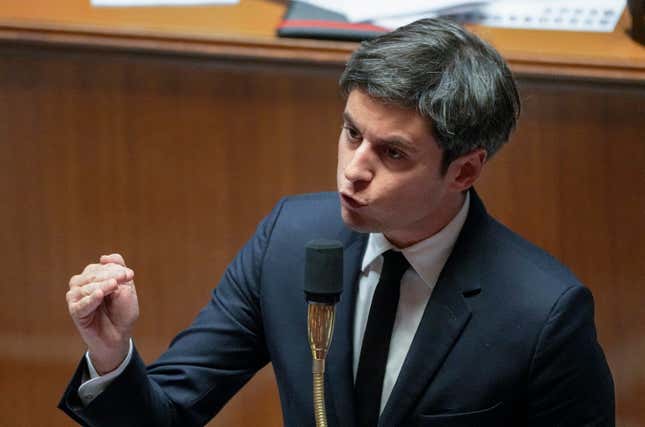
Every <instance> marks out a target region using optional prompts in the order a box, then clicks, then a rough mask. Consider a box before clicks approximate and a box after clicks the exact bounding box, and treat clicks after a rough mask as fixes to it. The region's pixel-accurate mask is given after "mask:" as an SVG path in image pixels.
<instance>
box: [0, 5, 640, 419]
mask: <svg viewBox="0 0 645 427" xmlns="http://www.w3.org/2000/svg"><path fill="white" fill-rule="evenodd" d="M283 10H284V6H283V5H282V4H280V3H275V2H274V3H271V2H261V1H251V0H249V1H242V3H241V4H240V5H238V6H233V7H231V6H225V7H194V8H137V9H93V8H91V7H89V2H88V1H86V0H60V1H58V2H46V1H42V0H41V1H37V0H5V1H4V2H2V5H0V171H2V172H1V175H0V194H2V196H3V203H2V204H0V222H1V223H2V224H3V227H2V231H0V245H1V247H2V248H4V250H3V253H2V256H1V257H0V260H1V261H0V268H1V270H2V271H3V281H2V286H1V287H0V289H1V290H0V292H1V294H0V297H2V298H1V299H0V301H2V307H1V309H0V336H1V337H2V342H3V343H4V345H3V346H2V347H1V348H0V391H1V392H2V396H3V399H2V401H1V403H0V413H2V414H3V419H4V420H8V421H7V422H8V423H9V425H16V426H23V425H24V426H33V425H49V426H55V425H71V422H70V421H68V420H66V419H65V418H64V417H63V416H62V414H59V413H58V412H57V411H56V410H54V409H53V408H54V406H55V403H56V400H57V398H58V395H59V393H60V392H61V391H62V389H63V387H64V385H65V381H66V379H67V377H68V375H69V374H70V373H71V370H72V369H73V365H74V362H75V361H76V360H77V359H78V357H79V356H80V354H81V353H82V351H83V348H82V345H81V343H80V340H79V339H78V338H77V336H76V334H75V332H74V330H73V327H72V325H71V322H70V321H69V320H68V317H67V314H66V310H65V303H64V293H65V288H66V286H67V285H66V283H67V280H68V278H69V276H70V275H71V274H73V273H74V272H77V271H78V270H79V269H80V268H82V266H83V265H84V264H86V263H88V262H90V261H91V260H93V259H95V257H96V256H97V255H98V254H100V253H104V252H111V251H114V250H119V251H122V252H123V253H124V254H125V256H126V259H127V260H128V262H129V263H130V265H132V266H133V267H134V268H135V270H136V272H137V283H138V289H139V292H140V301H141V305H142V307H141V311H142V313H141V319H140V321H139V323H138V326H137V331H136V336H137V342H138V346H139V348H140V349H141V352H142V354H143V355H144V357H145V358H146V359H147V360H148V361H151V360H152V359H153V358H154V357H155V356H156V355H157V354H158V353H159V352H161V351H162V350H163V348H164V347H165V346H166V345H167V343H168V341H169V340H170V338H171V337H172V336H173V335H174V334H175V333H176V332H177V331H178V330H179V329H180V328H181V327H183V326H185V325H186V324H187V323H188V322H189V321H190V319H192V317H193V316H194V315H195V313H196V312H197V310H198V309H199V307H201V306H202V305H203V304H204V303H205V301H206V300H207V298H208V293H209V290H210V289H211V288H212V287H213V286H214V285H215V284H216V283H217V282H216V281H217V278H218V276H219V274H221V272H222V271H223V269H224V268H225V266H226V264H227V263H228V262H229V261H230V259H231V257H232V256H233V255H234V254H235V252H236V251H237V249H238V248H239V247H240V246H241V245H242V244H243V242H244V241H245V240H246V238H248V236H249V235H250V234H251V233H252V231H253V229H254V227H255V224H256V223H257V222H258V220H259V219H260V218H261V217H262V216H263V215H264V214H266V213H267V212H268V210H269V209H270V208H271V206H272V205H273V203H275V201H276V200H277V199H278V198H279V197H280V196H282V195H284V194H289V193H295V192H306V191H319V190H325V189H334V187H335V184H334V181H335V179H334V168H335V156H336V155H335V140H336V138H337V133H338V129H339V127H340V111H341V109H342V105H343V102H342V99H340V97H339V96H338V94H337V87H336V86H337V85H336V81H337V78H338V76H339V74H340V72H341V70H342V66H343V64H344V62H345V61H346V59H347V56H348V54H349V53H350V52H351V51H352V50H353V49H354V48H355V46H356V45H355V44H353V43H342V42H323V41H315V40H284V39H282V40H281V39H276V38H275V37H274V36H273V29H274V27H275V25H276V24H277V22H278V21H279V19H280V16H281V14H282V12H283ZM626 25H627V20H626V18H625V17H624V18H623V20H622V21H621V24H620V26H619V28H618V29H617V30H616V31H615V32H613V33H610V34H592V33H565V32H537V31H517V30H499V29H489V28H483V27H481V28H474V30H475V31H476V32H478V33H479V34H481V35H482V36H483V37H484V38H486V39H488V40H490V41H491V42H492V43H493V44H495V45H496V46H497V47H498V49H499V50H500V51H501V52H502V54H503V55H504V56H505V57H506V58H507V60H508V61H509V62H510V64H511V67H512V69H513V70H514V72H515V73H516V75H517V78H518V81H519V85H520V89H521V93H522V98H523V102H524V106H523V113H522V118H521V120H520V126H519V128H518V130H517V132H516V133H515V135H514V136H513V141H512V143H511V144H509V145H508V146H507V147H506V148H504V150H502V152H501V153H500V154H499V155H498V156H497V157H496V158H495V159H494V160H493V161H492V162H491V165H490V167H489V168H488V170H487V171H486V172H485V175H484V176H483V178H482V182H481V184H480V185H479V191H480V193H481V194H482V195H483V198H484V200H485V201H486V202H487V205H488V207H489V210H490V211H491V212H492V213H493V214H495V215H496V216H497V217H499V218H500V219H501V220H502V221H504V222H505V223H507V224H508V225H510V226H511V227H512V228H513V229H515V230H516V231H518V232H519V233H521V234H523V235H525V236H526V237H528V238H529V239H530V240H532V241H534V242H536V243H537V244H539V245H541V246H543V247H545V248H546V249H547V250H549V251H550V252H551V253H553V254H554V255H555V256H556V257H558V258H560V259H561V260H563V261H564V262H565V263H566V264H567V265H569V266H570V267H571V268H572V269H573V270H574V272H576V274H577V275H578V276H579V277H580V278H581V279H582V280H583V281H584V282H585V283H586V284H588V286H589V287H590V288H591V289H592V290H593V292H594V295H595V297H596V319H597V324H598V333H599V337H600V340H601V342H602V343H603V345H604V348H605V350H606V353H607V357H608V360H609V363H610V365H611V367H612V370H613V373H614V377H615V381H616V391H617V410H618V420H619V421H618V425H625V426H631V425H642V424H645V411H644V410H643V407H642V399H640V398H639V397H640V396H643V395H645V380H644V378H645V370H644V368H643V367H642V360H645V341H644V340H643V338H642V337H643V336H644V333H645V312H644V311H643V309H642V303H641V300H642V297H641V289H640V288H641V287H642V284H643V283H645V267H644V263H643V261H642V260H643V259H644V258H645V239H644V238H643V237H644V236H643V235H644V233H643V225H642V222H643V216H644V215H645V197H644V194H643V190H642V189H643V188H644V187H645V168H644V167H643V165H645V144H643V135H644V134H645V124H644V119H645V48H643V47H641V46H639V45H637V44H636V43H634V42H633V41H631V40H630V39H629V38H628V37H627V36H626V34H625V28H626ZM249 408H253V410H249ZM259 420H269V422H268V423H265V424H266V425H276V426H278V425H281V421H280V409H279V403H278V399H277V396H276V393H275V386H274V385H273V382H272V374H271V372H270V371H269V370H265V371H263V372H262V374H260V375H259V376H258V377H257V378H255V379H254V380H253V381H252V383H251V384H250V385H249V386H248V387H246V388H245V389H244V390H243V392H242V393H241V394H240V395H239V396H237V397H236V398H235V399H234V400H233V401H232V402H231V403H230V404H229V406H228V407H227V408H226V409H225V410H224V411H223V413H222V414H220V416H219V417H218V418H217V420H216V421H214V422H213V423H212V425H214V426H215V425H226V426H235V425H240V426H248V425H259V424H260V421H259Z"/></svg>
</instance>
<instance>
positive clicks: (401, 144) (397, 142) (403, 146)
mask: <svg viewBox="0 0 645 427" xmlns="http://www.w3.org/2000/svg"><path fill="white" fill-rule="evenodd" d="M343 120H345V123H346V124H348V125H349V126H351V127H353V128H357V126H356V125H355V124H354V119H352V115H351V114H349V112H348V111H343ZM357 130H359V129H357ZM359 131H360V130H359ZM373 142H375V143H377V144H382V145H388V146H390V147H394V148H398V149H399V150H402V151H408V152H410V153H416V152H418V151H419V150H418V149H417V148H416V147H415V146H414V145H413V144H412V143H410V142H409V141H408V140H407V139H406V138H403V137H398V136H394V137H391V138H376V139H375V140H374V141H373Z"/></svg>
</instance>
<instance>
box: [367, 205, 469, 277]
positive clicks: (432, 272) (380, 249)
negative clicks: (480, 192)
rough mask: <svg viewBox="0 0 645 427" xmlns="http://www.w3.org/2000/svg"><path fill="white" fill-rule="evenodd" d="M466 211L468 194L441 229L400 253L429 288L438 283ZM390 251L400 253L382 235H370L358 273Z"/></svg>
mask: <svg viewBox="0 0 645 427" xmlns="http://www.w3.org/2000/svg"><path fill="white" fill-rule="evenodd" d="M469 208H470V192H468V193H466V198H465V200H464V203H463V205H462V206H461V209H460V210H459V212H458V213H457V215H455V217H454V218H453V219H452V220H451V221H450V222H449V223H448V224H447V225H446V226H445V227H444V228H442V229H441V230H439V232H437V233H435V234H433V235H432V236H430V237H428V238H427V239H424V240H421V241H420V242H417V243H415V244H414V245H412V246H409V247H407V248H405V249H403V250H401V252H403V255H404V256H405V258H406V259H407V260H408V262H409V263H410V265H411V266H412V268H414V270H415V271H416V272H417V273H418V274H419V276H420V277H421V278H422V279H423V281H424V282H425V283H426V284H427V285H428V286H430V287H434V285H435V283H436V282H437V279H438V278H439V274H440V273H441V270H442V269H443V266H444V264H445V263H446V261H447V260H448V257H449V256H450V253H451V252H452V248H453V247H454V246H455V242H456V241H457V237H458V236H459V233H460V232H461V229H462V227H463V226H464V223H465V222H466V217H467V216H468V210H469ZM390 249H395V250H400V249H398V248H397V247H396V246H394V245H393V244H392V243H391V242H390V241H389V240H387V238H386V237H385V236H384V235H383V233H370V235H369V239H368V241H367V248H366V249H365V255H364V256H363V263H362V266H361V270H362V271H363V272H366V271H367V269H368V268H369V267H370V266H371V265H372V264H373V263H374V261H375V260H376V259H377V258H378V257H380V256H381V255H382V254H383V253H385V252H386V251H388V250H390Z"/></svg>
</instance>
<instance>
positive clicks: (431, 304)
mask: <svg viewBox="0 0 645 427" xmlns="http://www.w3.org/2000/svg"><path fill="white" fill-rule="evenodd" d="M470 194H471V200H470V210H469V214H468V218H467V219H466V223H465V224H464V227H463V228H462V231H461V233H460V235H459V238H458V239H457V242H456V243H455V247H454V249H453V251H452V253H451V255H450V257H449V258H448V261H447V262H446V265H445V266H444V268H443V270H442V272H441V275H440V276H439V279H438V281H437V284H436V286H435V289H434V291H433V293H432V296H431V297H430V300H429V301H428V305H427V306H426V309H425V311H424V314H423V317H422V319H421V323H420V324H419V328H418V329H417V332H416V334H415V336H414V340H413V341H412V344H411V346H410V350H409V351H408V355H407V357H406V359H405V362H404V363H403V366H402V368H401V372H400V374H399V377H398V379H397V381H396V384H395V385H394V389H393V390H392V394H391V395H390V398H389V399H388V402H387V404H386V406H385V408H384V409H383V413H382V414H381V416H380V418H379V426H394V425H401V424H402V422H403V421H404V420H405V418H406V417H408V416H409V415H410V412H411V411H412V410H413V409H414V406H415V405H416V404H417V402H418V400H419V398H420V397H421V395H422V394H423V393H424V392H425V390H426V389H427V388H428V385H429V384H430V382H431V381H432V379H433V378H434V376H435V375H436V373H437V371H438V370H439V368H440V367H441V365H442V364H443V361H444V360H445V359H446V357H447V356H448V354H449V353H450V350H451V349H452V347H453V346H454V344H455V342H456V341H457V340H458V338H459V336H460V335H461V332H462V331H463V329H464V328H465V327H466V325H467V323H468V321H469V320H470V317H471V311H470V308H469V307H468V305H467V304H466V300H465V298H464V295H470V294H473V293H476V292H478V291H479V289H480V283H479V277H480V274H479V271H480V261H479V260H480V257H479V254H478V251H477V236H478V234H479V233H480V231H481V227H482V220H483V219H485V218H486V217H487V215H486V213H485V210H484V207H483V205H482V203H481V201H480V200H479V198H478V197H477V195H476V193H475V191H474V190H473V191H471V193H470Z"/></svg>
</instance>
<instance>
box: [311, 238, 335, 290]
mask: <svg viewBox="0 0 645 427" xmlns="http://www.w3.org/2000/svg"><path fill="white" fill-rule="evenodd" d="M305 251H306V254H305V286H304V288H305V293H306V294H307V297H308V298H310V299H316V300H318V299H319V298H322V299H323V300H326V299H330V298H331V299H333V300H336V301H338V298H339V296H340V293H341V291H342V290H343V244H342V243H340V242H339V241H337V240H327V239H316V240H312V241H310V242H309V243H307V245H306V246H305ZM317 297H319V298H317Z"/></svg>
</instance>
